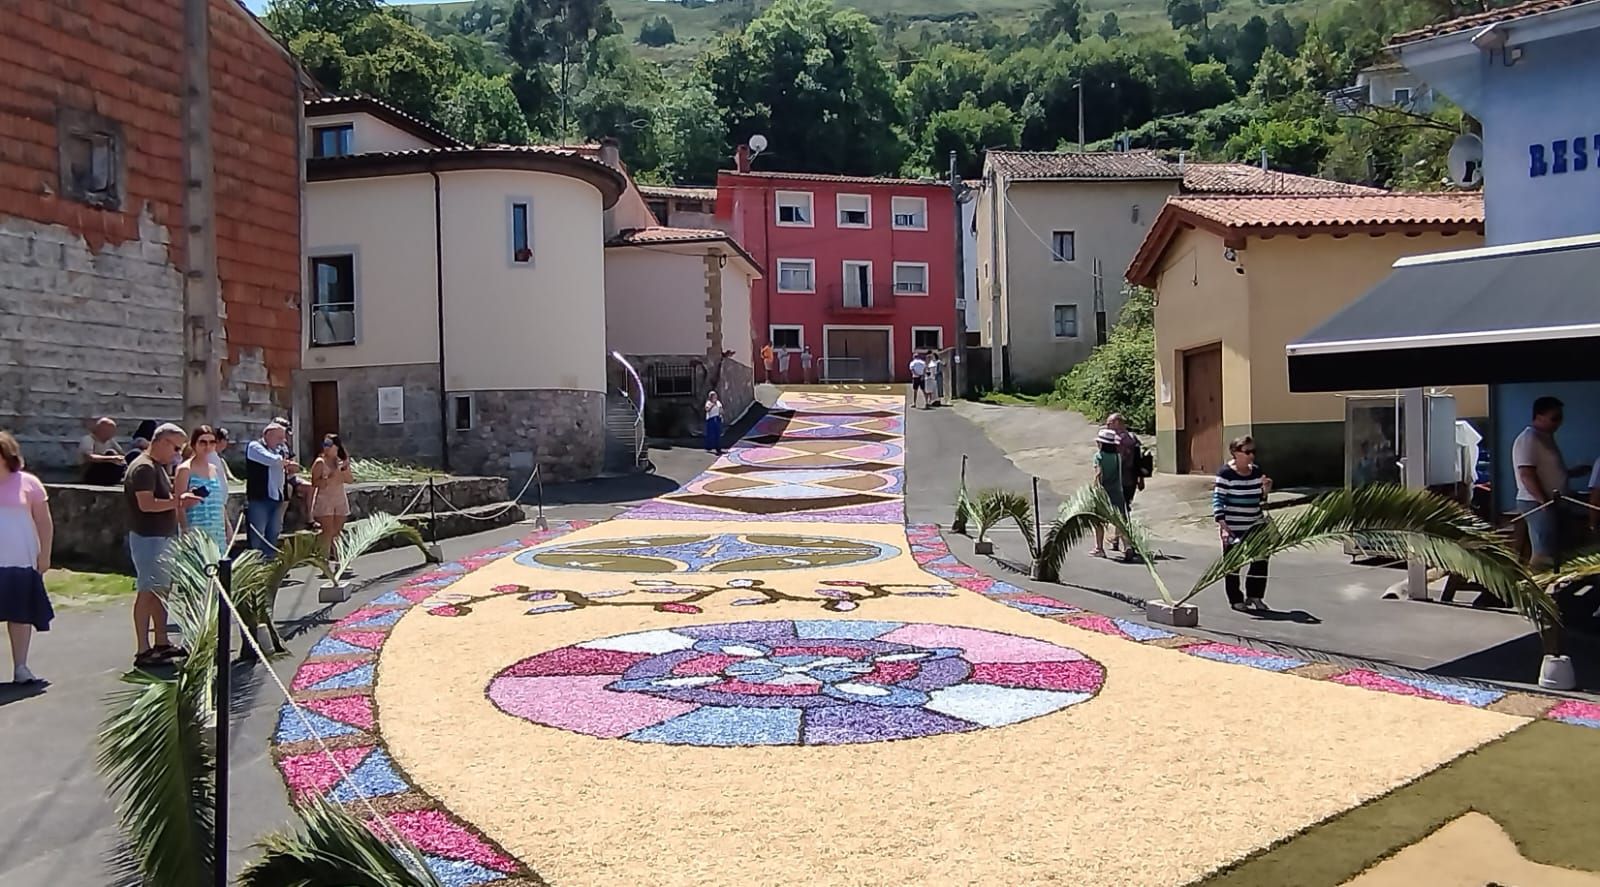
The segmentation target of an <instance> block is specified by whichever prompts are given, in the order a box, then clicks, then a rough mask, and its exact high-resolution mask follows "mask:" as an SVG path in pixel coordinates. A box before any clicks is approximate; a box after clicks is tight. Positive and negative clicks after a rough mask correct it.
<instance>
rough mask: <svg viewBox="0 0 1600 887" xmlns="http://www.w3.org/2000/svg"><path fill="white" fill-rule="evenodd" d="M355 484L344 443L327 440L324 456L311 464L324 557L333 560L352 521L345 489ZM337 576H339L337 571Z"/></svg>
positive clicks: (332, 437)
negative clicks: (341, 536) (336, 545)
mask: <svg viewBox="0 0 1600 887" xmlns="http://www.w3.org/2000/svg"><path fill="white" fill-rule="evenodd" d="M355 480H356V479H355V476H354V475H352V474H351V473H350V454H349V453H348V452H346V451H345V448H344V441H341V440H340V439H339V435H337V434H330V435H328V436H327V437H324V438H323V439H322V452H320V453H318V454H317V459H316V461H315V462H312V463H311V485H312V486H313V487H315V488H316V491H317V496H316V498H315V499H313V500H312V504H311V516H312V517H315V518H316V519H317V520H318V522H319V524H320V529H319V530H318V531H317V538H318V539H319V540H320V541H321V542H322V553H323V554H324V555H326V556H328V557H332V556H333V551H334V544H335V543H336V542H338V541H339V531H340V530H343V529H344V524H345V521H347V520H349V519H350V496H349V495H348V494H347V493H346V492H345V489H344V486H345V484H352V483H355ZM334 575H336V576H337V575H338V570H337V568H336V569H335V570H334Z"/></svg>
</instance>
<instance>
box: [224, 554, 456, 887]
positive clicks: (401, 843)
mask: <svg viewBox="0 0 1600 887" xmlns="http://www.w3.org/2000/svg"><path fill="white" fill-rule="evenodd" d="M211 585H212V587H213V588H214V589H215V590H216V592H217V594H218V595H219V596H221V598H222V600H223V602H224V603H226V604H227V605H228V611H229V612H230V613H232V614H233V618H234V621H235V622H236V623H237V624H238V625H239V626H240V627H242V628H245V629H246V630H245V631H243V632H241V634H243V635H244V640H245V643H246V644H247V645H248V646H249V647H250V649H251V650H252V651H254V653H255V654H256V659H257V660H258V661H260V662H263V663H265V662H269V661H270V660H269V659H268V658H267V654H266V651H265V650H262V649H261V644H260V643H259V642H258V641H257V640H256V636H255V632H253V631H250V630H249V629H248V623H246V622H245V619H244V616H243V615H241V614H240V613H239V608H238V607H237V606H236V605H235V604H234V602H233V595H232V594H231V593H230V592H229V591H228V590H227V589H225V588H223V587H222V582H221V581H220V580H218V579H217V576H216V573H215V572H213V573H212V575H211ZM268 618H271V616H270V614H269V616H268ZM219 640H220V639H219ZM263 670H264V671H265V672H266V673H267V676H268V677H270V678H272V683H274V684H276V685H277V687H278V692H280V693H282V694H283V699H284V701H285V702H287V703H289V707H290V708H292V709H293V710H294V713H295V716H296V717H297V718H299V719H300V724H301V726H302V727H304V728H305V730H306V732H308V733H310V734H311V736H312V737H313V738H315V739H316V741H317V745H318V747H319V748H320V749H321V751H322V755H323V756H324V757H326V758H327V759H328V761H329V762H330V763H331V764H333V767H334V769H335V770H337V771H339V777H340V781H341V782H342V783H344V784H347V785H349V786H350V789H351V791H354V792H355V793H356V796H357V797H359V798H360V799H361V803H362V805H363V806H365V807H366V808H367V812H368V813H371V814H372V818H373V819H375V820H377V822H378V824H379V825H380V826H381V827H382V828H383V830H384V831H385V832H387V833H388V834H389V837H390V838H392V839H393V841H394V846H395V848H397V849H400V848H403V849H404V850H405V851H406V853H407V854H408V855H409V856H410V857H411V862H412V863H413V864H415V865H416V866H418V867H419V868H418V871H419V873H420V872H426V871H428V870H429V869H428V866H427V863H426V862H424V861H423V860H422V857H421V856H419V855H418V853H417V851H416V849H415V848H413V847H412V846H411V843H410V842H409V841H407V840H406V839H405V838H404V837H403V836H401V835H400V833H399V832H396V831H395V830H394V827H393V826H391V825H390V824H389V821H388V820H387V819H385V818H384V817H383V815H382V814H381V813H379V812H378V808H377V807H376V806H374V805H373V803H372V798H370V797H368V795H367V793H366V792H364V791H362V790H361V786H360V784H358V783H357V782H355V781H354V780H352V779H351V778H350V771H349V770H346V769H345V767H344V765H343V764H341V763H339V759H338V758H337V757H336V756H334V754H333V750H332V749H330V748H329V747H328V743H327V741H326V740H324V739H323V738H322V734H321V733H319V732H318V731H317V729H316V728H315V727H313V726H312V725H311V720H310V719H309V718H307V717H306V713H305V710H304V709H303V708H301V707H300V703H298V702H296V701H295V699H294V696H293V695H291V694H290V692H289V688H288V687H287V686H286V685H285V684H284V683H283V679H282V678H280V677H278V673H277V672H276V671H274V670H273V669H272V667H271V666H270V665H269V666H267V667H266V668H264V669H263ZM217 717H219V718H226V717H228V712H218V713H217ZM218 864H219V865H220V864H221V863H220V861H219V863H218Z"/></svg>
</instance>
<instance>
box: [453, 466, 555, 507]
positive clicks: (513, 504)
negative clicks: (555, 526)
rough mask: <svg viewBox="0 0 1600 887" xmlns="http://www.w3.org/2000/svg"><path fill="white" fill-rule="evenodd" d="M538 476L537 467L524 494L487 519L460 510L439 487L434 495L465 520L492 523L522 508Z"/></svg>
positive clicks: (523, 490) (530, 476)
mask: <svg viewBox="0 0 1600 887" xmlns="http://www.w3.org/2000/svg"><path fill="white" fill-rule="evenodd" d="M538 476H539V468H538V466H535V467H534V469H533V473H532V474H530V475H528V482H527V483H525V484H523V485H522V492H519V493H517V495H515V496H513V497H511V501H510V502H508V503H507V504H506V507H504V508H502V509H500V510H499V511H496V512H495V513H494V514H492V515H489V516H487V517H480V516H479V515H475V514H468V513H467V512H465V511H462V510H461V509H460V508H458V507H456V504H455V503H454V502H451V501H450V500H449V499H447V498H445V495H444V492H443V491H441V490H439V489H438V488H437V487H435V488H434V491H433V492H434V495H436V496H438V497H439V500H440V501H441V502H443V503H444V504H445V505H447V506H449V507H450V510H451V511H454V512H455V513H456V514H459V515H461V516H462V517H465V518H467V519H469V520H479V521H492V520H498V519H499V518H500V516H501V515H502V514H505V513H506V512H508V511H510V510H511V509H513V508H521V507H522V497H523V496H524V495H525V494H527V492H528V488H529V487H531V486H533V481H534V479H535V478H537V477H538Z"/></svg>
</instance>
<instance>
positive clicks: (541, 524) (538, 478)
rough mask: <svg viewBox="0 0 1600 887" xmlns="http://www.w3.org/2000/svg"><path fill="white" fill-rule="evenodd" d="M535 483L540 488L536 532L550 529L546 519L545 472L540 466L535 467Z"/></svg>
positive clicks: (534, 520)
mask: <svg viewBox="0 0 1600 887" xmlns="http://www.w3.org/2000/svg"><path fill="white" fill-rule="evenodd" d="M533 477H534V482H535V483H536V484H538V486H539V516H538V517H535V518H534V519H533V528H534V529H536V530H548V529H550V522H549V521H547V520H545V518H544V472H542V471H540V466H538V465H535V466H533Z"/></svg>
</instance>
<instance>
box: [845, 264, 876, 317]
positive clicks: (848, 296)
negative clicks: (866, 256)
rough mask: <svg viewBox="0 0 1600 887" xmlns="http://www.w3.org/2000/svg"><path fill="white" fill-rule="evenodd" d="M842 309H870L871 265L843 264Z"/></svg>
mask: <svg viewBox="0 0 1600 887" xmlns="http://www.w3.org/2000/svg"><path fill="white" fill-rule="evenodd" d="M844 307H846V308H871V307H872V263H871V262H845V263H844Z"/></svg>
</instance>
